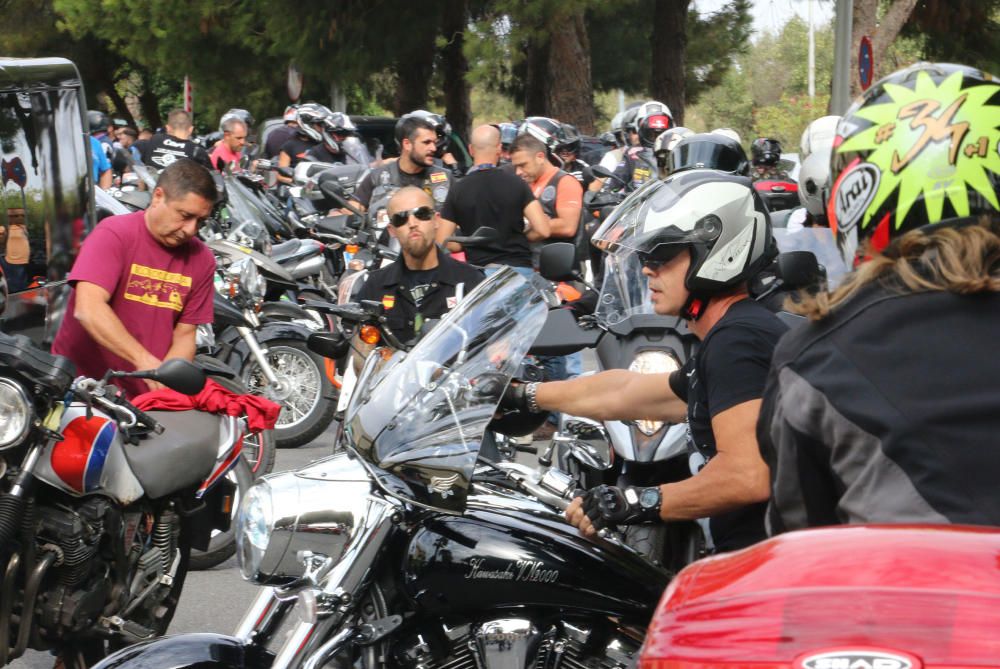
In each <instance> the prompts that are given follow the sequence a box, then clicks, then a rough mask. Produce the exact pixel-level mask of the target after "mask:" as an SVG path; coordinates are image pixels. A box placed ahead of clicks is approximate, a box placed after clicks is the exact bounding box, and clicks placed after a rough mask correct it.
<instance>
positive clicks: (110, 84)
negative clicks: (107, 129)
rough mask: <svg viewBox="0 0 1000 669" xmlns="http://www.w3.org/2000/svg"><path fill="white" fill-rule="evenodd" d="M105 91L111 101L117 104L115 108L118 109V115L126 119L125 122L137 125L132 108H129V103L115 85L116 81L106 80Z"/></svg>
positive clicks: (133, 125)
mask: <svg viewBox="0 0 1000 669" xmlns="http://www.w3.org/2000/svg"><path fill="white" fill-rule="evenodd" d="M104 84H105V85H104V86H103V89H104V90H103V93H104V94H105V95H107V96H108V97H109V98H111V102H113V103H114V105H115V110H116V111H117V116H119V117H121V118H123V119H125V122H126V123H127V124H128V125H130V126H132V127H133V128H134V127H135V118H134V117H133V116H132V112H131V110H129V108H128V105H127V104H126V103H125V98H124V97H122V96H121V94H120V93H119V92H118V89H117V88H116V87H115V82H114V81H110V80H108V81H106V82H104Z"/></svg>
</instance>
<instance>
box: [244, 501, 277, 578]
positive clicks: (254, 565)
mask: <svg viewBox="0 0 1000 669" xmlns="http://www.w3.org/2000/svg"><path fill="white" fill-rule="evenodd" d="M273 529H274V509H273V508H272V506H271V488H270V486H269V485H268V484H267V482H266V481H261V482H259V483H257V484H256V485H254V486H253V487H251V488H250V490H248V491H247V493H246V496H245V497H244V498H243V502H242V503H241V504H240V508H239V512H238V513H237V515H236V551H237V559H238V561H239V564H240V571H241V572H242V573H243V578H245V579H247V580H250V579H251V578H252V575H253V574H256V573H257V571H258V570H259V569H260V564H261V561H262V560H263V559H264V553H265V551H267V546H268V544H269V543H270V541H271V530H273Z"/></svg>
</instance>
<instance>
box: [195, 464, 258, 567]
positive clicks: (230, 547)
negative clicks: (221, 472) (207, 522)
mask: <svg viewBox="0 0 1000 669" xmlns="http://www.w3.org/2000/svg"><path fill="white" fill-rule="evenodd" d="M226 477H231V479H230V480H234V481H235V482H236V504H234V505H233V511H232V520H231V521H230V523H229V529H228V530H226V531H225V532H222V531H215V532H213V533H212V538H211V539H210V540H209V544H208V550H205V551H199V550H197V549H194V548H192V549H191V558H190V561H189V567H190V569H191V570H192V571H204V570H205V569H211V568H212V567H215V566H218V565H220V564H222V563H223V562H225V561H226V560H228V559H229V558H231V557H232V556H233V555H235V554H236V512H237V510H239V508H240V502H241V501H242V500H243V495H245V494H246V492H247V490H249V489H250V486H251V485H252V484H253V474H252V473H251V472H250V463H248V462H247V461H246V460H245V459H243V458H240V459H239V460H237V461H236V466H234V467H233V468H232V469H230V470H229V473H228V474H226Z"/></svg>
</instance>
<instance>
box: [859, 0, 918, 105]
mask: <svg viewBox="0 0 1000 669" xmlns="http://www.w3.org/2000/svg"><path fill="white" fill-rule="evenodd" d="M916 4H917V0H893V1H892V4H891V5H890V6H889V10H888V11H887V12H886V13H885V16H883V17H882V20H881V21H879V19H878V5H879V2H878V0H854V11H853V21H852V24H851V97H852V98H854V97H857V96H858V95H860V94H861V92H862V91H861V78H860V77H859V76H858V49H860V48H861V38H862V37H868V38H870V39H871V41H872V60H873V61H874V65H875V72H874V73H873V76H872V81H873V82H874V81H878V79H880V78H881V77H883V76H885V75H887V74H889V72H883V71H881V69H880V66H881V64H882V63H883V62H884V59H885V54H886V51H887V50H888V48H889V45H890V44H892V41H893V40H894V39H896V36H897V35H899V31H900V30H901V29H902V28H903V24H904V23H906V21H907V19H908V18H909V17H910V14H911V13H912V12H913V8H914V7H915V6H916Z"/></svg>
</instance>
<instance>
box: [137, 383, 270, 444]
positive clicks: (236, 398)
mask: <svg viewBox="0 0 1000 669" xmlns="http://www.w3.org/2000/svg"><path fill="white" fill-rule="evenodd" d="M132 404H134V405H135V406H136V407H137V408H139V409H140V410H142V411H190V410H191V409H196V410H198V411H207V412H208V413H216V414H225V415H227V416H242V415H244V414H246V417H247V425H248V426H249V428H250V431H251V432H260V431H261V430H273V429H274V424H275V423H276V422H277V421H278V414H279V413H280V412H281V406H279V405H278V404H275V403H274V402H272V401H271V400H269V399H265V398H263V397H258V396H257V395H241V394H239V393H234V392H233V391H231V390H228V389H226V388H223V387H222V386H220V385H219V384H218V383H216V382H215V381H213V380H212V379H208V380H207V381H205V387H204V388H202V389H201V392H200V393H198V394H197V395H182V394H181V393H179V392H177V391H176V390H171V389H169V388H162V389H160V390H151V391H149V392H148V393H143V394H142V395H139V396H138V397H136V398H135V399H134V400H132Z"/></svg>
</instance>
